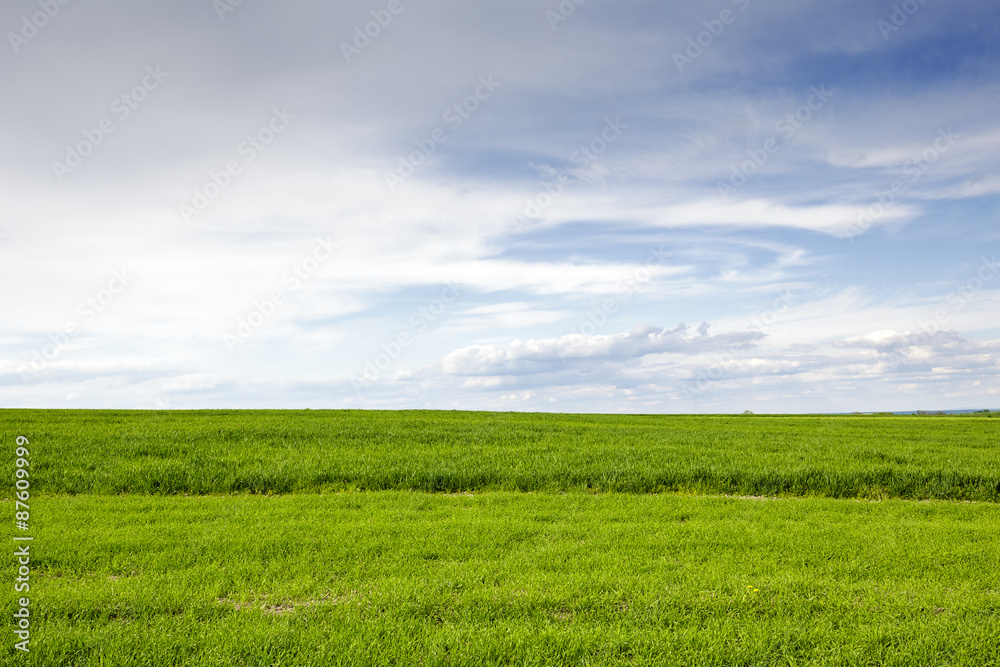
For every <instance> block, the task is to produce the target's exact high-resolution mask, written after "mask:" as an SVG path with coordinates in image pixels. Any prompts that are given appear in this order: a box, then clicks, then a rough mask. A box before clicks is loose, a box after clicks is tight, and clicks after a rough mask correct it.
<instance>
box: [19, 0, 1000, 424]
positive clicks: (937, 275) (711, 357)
mask: <svg viewBox="0 0 1000 667" xmlns="http://www.w3.org/2000/svg"><path fill="white" fill-rule="evenodd" d="M328 4H329V6H327V4H323V3H307V2H299V1H296V0H293V1H290V2H286V3H282V4H280V5H278V4H265V3H250V2H243V3H240V4H238V5H236V4H232V3H231V2H230V0H216V1H215V2H212V1H209V0H199V1H198V2H180V3H174V4H171V5H169V6H163V7H152V6H147V5H136V4H135V3H124V2H112V1H106V2H93V3H68V4H65V5H62V4H59V3H58V2H53V3H45V2H41V3H40V2H27V1H22V0H17V1H15V2H10V3H7V4H6V5H5V6H4V8H3V9H2V10H0V27H3V29H4V32H5V34H6V45H5V46H4V47H3V48H5V49H6V50H5V51H4V53H3V54H2V55H0V78H2V83H3V86H4V90H7V91H9V94H8V98H7V103H6V104H5V105H3V108H2V109H0V114H2V115H3V122H2V123H0V133H2V135H3V146H4V151H3V152H2V154H0V175H2V178H3V181H2V182H3V184H4V187H3V188H2V189H0V276H2V283H0V284H2V289H0V299H2V300H3V308H2V312H3V313H4V315H3V319H2V320H0V322H2V328H0V405H3V406H5V407H56V408H60V407H65V408H72V407H80V408H82V407H97V408H111V407H120V408H157V407H170V408H224V407H247V408H251V407H260V408H267V407H273V408H304V407H310V408H445V409H477V410H529V411H561V412H631V413H682V412H742V411H743V410H753V411H754V412H850V411H876V410H909V409H929V408H934V409H962V408H1000V325H998V317H997V314H998V312H1000V291H998V288H1000V264H998V263H997V247H998V245H1000V244H998V240H1000V227H998V224H997V222H998V214H1000V172H998V169H997V166H998V156H1000V121H998V120H997V119H998V118H1000V96H998V93H1000V83H998V79H997V75H996V72H997V71H998V67H997V66H998V60H1000V58H998V53H997V46H996V45H997V44H998V43H1000V8H998V7H997V6H996V5H995V3H992V2H987V1H985V0H983V1H977V0H959V1H957V2H948V3H944V2H941V1H940V0H925V1H924V2H920V0H908V2H902V3H898V2H897V3H893V2H885V3H880V2H853V1H839V2H809V1H795V2H791V1H774V2H767V3H765V2H763V1H762V0H736V1H733V0H721V1H718V2H697V3H696V2H673V3H653V2H640V1H635V2H628V1H626V2H602V1H600V0H586V1H585V2H579V4H576V2H575V1H574V0H563V2H561V3H560V2H558V1H556V0H546V1H528V0H523V1H519V0H512V1H507V2H502V3H501V2H486V3H461V2H449V1H443V0H442V1H436V2H429V1H425V0H399V1H398V2H395V1H393V2H390V1H389V0H374V1H365V2H342V3H328ZM366 31H367V34H366Z"/></svg>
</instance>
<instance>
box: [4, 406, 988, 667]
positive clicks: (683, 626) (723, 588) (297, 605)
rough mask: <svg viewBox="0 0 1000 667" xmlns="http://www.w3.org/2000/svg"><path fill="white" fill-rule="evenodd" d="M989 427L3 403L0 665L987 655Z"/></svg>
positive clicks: (956, 422)
mask: <svg viewBox="0 0 1000 667" xmlns="http://www.w3.org/2000/svg"><path fill="white" fill-rule="evenodd" d="M990 414H992V413H990ZM998 429H1000V422H998V421H994V420H993V419H992V418H991V417H988V416H985V415H983V416H962V417H960V418H959V417H931V416H920V417H882V416H865V417H854V416H838V417H768V416H760V415H755V416H737V417H726V416H718V417H708V416H706V417H696V416H678V417H668V416H662V417H653V416H588V415H576V416H573V415H527V414H497V413H459V412H362V411H345V412H333V411H329V412H321V411H301V412H276V411H240V412H236V411H206V412H111V411H26V410H2V411H0V438H2V440H3V442H7V443H9V444H12V443H13V441H14V438H15V437H16V436H17V435H23V436H26V437H28V438H29V440H30V441H31V444H30V446H29V449H30V451H31V455H30V458H31V462H32V467H31V478H30V479H31V485H32V486H31V491H32V499H31V504H32V507H31V522H32V535H34V536H35V538H36V540H35V542H33V543H32V560H31V568H32V572H31V577H32V579H31V582H32V584H31V608H32V614H33V616H32V619H33V620H32V640H31V641H32V653H31V654H30V657H26V656H24V655H23V654H22V653H20V652H18V651H15V650H14V648H13V644H14V641H15V640H14V639H13V633H9V634H8V640H7V641H6V642H5V643H3V645H0V664H4V665H6V664H11V665H15V664H17V665H29V664H30V665H33V666H34V665H40V666H45V667H47V666H49V665H52V666H57V665H58V666H59V667H63V666H70V667H76V666H83V665H87V666H90V665H733V666H736V665H747V666H749V665H760V666H764V665H859V666H861V665H872V666H874V665H900V666H902V665H907V666H909V665H914V666H917V665H919V666H921V667H925V666H938V665H940V666H942V667H943V666H945V665H947V666H952V665H962V666H966V665H967V666H969V667H981V666H984V665H1000V551H998V550H997V549H996V535H997V534H1000V506H998V505H997V504H996V501H997V500H998V495H1000V469H998V465H997V464H998V450H1000V446H998V442H1000V440H998V438H997V435H998ZM11 450H12V447H11ZM2 466H5V468H4V474H7V475H8V477H7V478H8V479H13V456H9V457H8V460H4V461H3V462H2ZM726 493H728V494H739V495H746V496H757V497H756V498H742V497H723V496H721V495H718V494H726ZM274 494H277V495H274ZM712 494H715V495H712ZM0 495H5V496H6V498H5V502H4V505H5V506H6V507H8V508H10V510H9V511H10V512H11V513H13V507H11V506H12V504H13V503H12V502H11V498H12V489H10V488H9V486H8V490H7V491H6V492H4V494H0ZM762 496H766V497H762ZM872 499H874V500H878V501H879V502H872V501H871V500H872ZM932 499H933V500H932ZM970 499H972V500H977V501H983V502H958V501H963V500H964V501H968V500H970ZM7 562H8V565H7V566H4V567H10V568H11V569H10V570H9V571H11V572H13V571H14V568H15V565H14V560H13V559H8V561H7ZM14 597H15V596H13V595H11V596H8V598H7V599H6V600H5V601H4V603H3V607H2V609H0V614H2V615H3V616H4V617H5V618H7V619H11V618H12V616H11V615H12V614H13V613H14V611H15V610H16V606H15V602H14Z"/></svg>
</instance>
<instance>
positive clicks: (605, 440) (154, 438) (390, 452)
mask: <svg viewBox="0 0 1000 667" xmlns="http://www.w3.org/2000/svg"><path fill="white" fill-rule="evenodd" d="M991 414H992V413H991ZM0 419H2V422H0V431H2V433H0V435H2V436H3V437H4V438H5V441H12V440H13V438H14V437H15V436H16V435H26V436H27V437H28V438H29V439H31V440H32V442H38V443H39V446H38V447H36V449H35V452H34V454H33V464H34V473H35V474H34V481H33V485H34V488H36V489H37V490H39V491H44V492H45V493H50V494H80V493H87V494H94V493H96V494H118V493H141V494H184V493H188V494H211V493H215V494H218V493H222V494H233V493H237V494H239V493H303V492H317V491H335V490H359V489H363V490H391V489H399V490H417V491H431V492H441V491H444V492H459V491H468V490H497V491H543V490H548V491H559V490H571V489H598V490H602V491H614V492H622V493H659V492H687V493H699V494H740V495H798V496H826V497H833V498H909V499H927V498H937V499H962V500H979V501H990V502H996V501H1000V447H998V446H997V442H998V441H1000V420H994V419H992V418H989V417H986V416H982V417H961V418H959V417H871V416H867V417H850V416H837V417H766V416H717V417H714V416H698V417H693V416H676V417H675V416H595V415H547V414H542V415H536V414H517V413H486V412H424V411H414V412H390V411H384V412H373V411H299V412H285V411H204V412H138V411H136V412H103V411H101V412H99V411H20V410H8V411H2V412H0ZM3 465H5V466H7V469H6V470H4V472H5V473H10V474H12V473H13V468H12V466H13V461H12V459H8V460H5V461H3Z"/></svg>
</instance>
